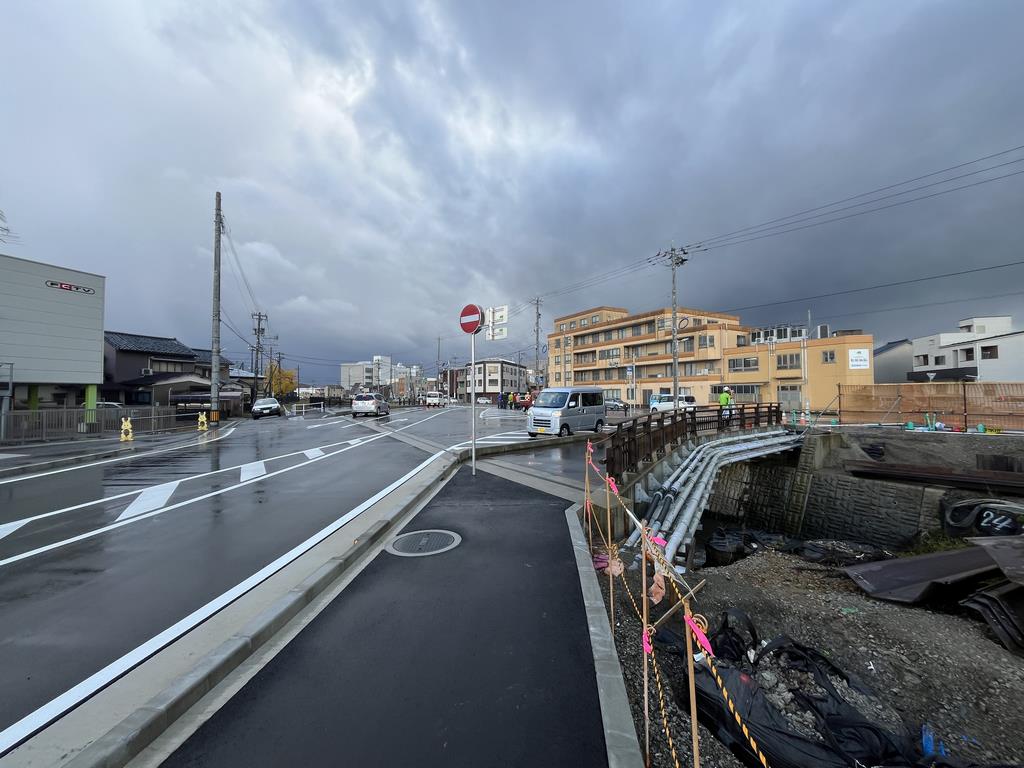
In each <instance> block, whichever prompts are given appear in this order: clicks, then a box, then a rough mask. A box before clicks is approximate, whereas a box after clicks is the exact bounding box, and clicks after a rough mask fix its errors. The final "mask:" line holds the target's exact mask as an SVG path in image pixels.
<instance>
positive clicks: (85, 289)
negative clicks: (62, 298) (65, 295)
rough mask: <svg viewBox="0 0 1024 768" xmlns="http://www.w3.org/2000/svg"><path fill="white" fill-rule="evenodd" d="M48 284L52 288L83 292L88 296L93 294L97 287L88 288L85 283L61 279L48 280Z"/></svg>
mask: <svg viewBox="0 0 1024 768" xmlns="http://www.w3.org/2000/svg"><path fill="white" fill-rule="evenodd" d="M46 285H47V286H48V287H50V288H56V289H58V290H61V291H71V292H72V293H83V294H85V295H87V296H91V295H92V294H94V293H96V289H95V288H88V287H86V286H84V285H74V284H73V283H62V282H61V281H60V280H47V281H46Z"/></svg>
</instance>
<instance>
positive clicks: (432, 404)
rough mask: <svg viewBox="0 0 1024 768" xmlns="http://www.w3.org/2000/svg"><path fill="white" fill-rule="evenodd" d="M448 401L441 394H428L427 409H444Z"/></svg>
mask: <svg viewBox="0 0 1024 768" xmlns="http://www.w3.org/2000/svg"><path fill="white" fill-rule="evenodd" d="M446 400H447V398H446V397H445V396H444V395H442V394H441V393H440V392H427V408H444V406H445V405H446V403H445V401H446Z"/></svg>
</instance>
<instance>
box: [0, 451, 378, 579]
mask: <svg viewBox="0 0 1024 768" xmlns="http://www.w3.org/2000/svg"><path fill="white" fill-rule="evenodd" d="M382 437H387V435H375V436H373V437H368V438H366V439H365V440H363V442H362V443H360V444H359V445H365V444H366V443H371V442H373V441H374V440H380V439H381V438H382ZM357 447H358V446H355V445H353V446H350V447H348V448H342V449H341V450H338V451H334V452H333V453H326V454H324V455H323V456H319V457H317V458H315V459H310V460H309V461H304V462H302V463H301V464H294V465H293V466H290V467H285V468H284V469H279V470H277V471H275V472H268V473H267V474H265V475H263V476H261V477H254V478H253V479H252V480H246V481H245V482H244V483H236V484H235V485H229V486H228V487H227V488H219V489H218V490H216V491H211V492H210V493H204V494H203V495H202V496H196V497H195V498H194V499H186V500H185V501H179V502H178V503H177V504H171V506H169V507H164V508H162V509H155V510H153V511H152V512H145V513H143V514H141V515H136V516H135V517H132V518H129V519H128V520H121V521H117V522H113V523H111V524H110V525H105V526H103V527H102V528H96V529H94V530H92V531H87V532H86V533H80V534H79V535H77V536H72V537H71V538H70V539H64V540H62V541H55V542H53V543H52V544H47V545H45V546H42V547H38V548H37V549H33V550H30V551H28V552H22V553H21V554H20V555H12V556H11V557H8V558H6V559H4V560H0V568H2V567H3V566H5V565H10V564H11V563H16V562H18V561H19V560H25V559H27V558H30V557H35V556H36V555H41V554H43V553H44V552H49V551H50V550H53V549H59V548H60V547H64V546H67V545H68V544H74V543H75V542H77V541H83V540H85V539H91V538H92V537H94V536H99V535H100V534H101V533H107V532H108V531H113V530H116V529H117V528H121V527H122V526H125V525H131V524H132V523H137V522H139V521H140V520H147V519H149V518H150V517H155V516H156V515H162V514H163V513H164V512H170V511H171V510H172V509H178V508H180V507H184V506H188V505H189V504H195V503H196V502H197V501H205V500H206V499H210V498H213V497H214V496H220V495H221V494H222V493H228V492H229V491H234V490H236V489H238V488H241V487H243V486H246V485H249V484H251V483H258V482H260V481H261V480H265V479H267V478H270V477H273V476H274V475H280V474H283V473H285V472H291V471H292V470H295V469H301V468H302V467H306V466H309V465H310V464H313V463H314V462H317V461H323V460H324V459H329V458H331V457H332V456H337V455H338V454H339V453H345V452H346V451H351V450H352V449H353V448H357ZM27 519H31V518H27Z"/></svg>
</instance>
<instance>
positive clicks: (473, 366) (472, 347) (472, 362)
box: [469, 333, 476, 477]
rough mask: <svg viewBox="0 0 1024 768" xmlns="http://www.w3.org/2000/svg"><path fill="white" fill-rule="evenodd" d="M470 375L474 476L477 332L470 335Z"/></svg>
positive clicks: (470, 415)
mask: <svg viewBox="0 0 1024 768" xmlns="http://www.w3.org/2000/svg"><path fill="white" fill-rule="evenodd" d="M469 375H470V376H471V377H472V378H471V380H470V384H469V391H470V393H471V394H470V396H469V420H470V422H471V424H470V434H471V435H472V438H471V439H470V444H471V446H472V447H471V448H470V453H471V456H472V458H471V461H470V463H471V466H472V468H473V477H476V334H475V333H474V334H471V335H470V337H469Z"/></svg>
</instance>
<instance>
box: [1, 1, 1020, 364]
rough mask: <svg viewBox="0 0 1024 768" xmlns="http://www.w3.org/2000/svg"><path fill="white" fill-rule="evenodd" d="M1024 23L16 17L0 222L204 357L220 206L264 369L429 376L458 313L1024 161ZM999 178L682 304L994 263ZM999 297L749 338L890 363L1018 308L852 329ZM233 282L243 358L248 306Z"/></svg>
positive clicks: (783, 242)
mask: <svg viewBox="0 0 1024 768" xmlns="http://www.w3.org/2000/svg"><path fill="white" fill-rule="evenodd" d="M1022 22H1024V7H1022V6H1021V5H1020V4H1018V3H1015V2H1010V1H1009V0H1007V1H1006V2H985V3H968V2H947V3H938V2H920V3H913V2H904V3H898V4H893V3H883V2H866V3H847V2H842V3H839V2H836V3H826V2H802V3H797V2H792V3H771V4H752V3H734V4H719V5H716V6H714V7H712V6H709V5H707V4H703V3H689V4H681V3H668V2H664V3H641V4H629V5H626V4H615V3H598V4H595V3H561V4H550V3H540V2H536V3H504V4H503V3H460V4H455V3H451V4H435V3H428V2H421V3H396V2H390V3H389V2H384V3H372V4H368V3H347V4H345V3H342V4H339V3H333V2H303V3H292V2H279V3H261V4H253V3H237V4H235V3H220V4H216V5H212V4H211V5H207V4H202V5H196V4H190V3H175V2H163V3H145V4H143V3H139V4H137V5H135V6H127V5H126V4H123V3H110V4H108V5H96V4H91V5H90V7H89V8H88V9H86V8H85V7H83V8H82V9H77V8H69V7H68V6H66V5H60V6H58V5H57V4H48V3H36V4H22V5H20V6H16V7H12V8H11V9H8V12H7V18H6V21H5V26H6V27H7V29H8V30H13V33H12V32H10V31H9V32H8V34H7V35H6V36H5V45H4V47H3V49H2V50H0V64H2V65H3V69H4V71H5V73H7V74H6V75H5V85H4V102H5V103H6V104H8V105H9V106H10V108H11V109H12V110H13V112H12V114H13V115H15V119H13V120H5V121H3V122H2V123H0V146H2V147H3V151H4V157H5V161H4V166H3V168H4V173H3V177H2V181H0V209H3V210H5V211H6V213H7V215H8V218H9V219H10V223H11V225H12V227H13V228H14V229H15V230H17V231H18V232H19V234H20V235H21V242H20V243H17V244H12V245H7V246H6V250H7V251H8V252H11V253H13V254H15V255H20V256H25V257H28V258H35V259H39V260H43V261H52V262H56V263H60V264H67V265H69V266H75V267H78V268H82V269H87V270H91V271H98V272H101V273H103V274H106V275H108V278H109V280H108V302H107V326H108V327H110V328H117V329H120V330H135V331H144V332H152V333H166V334H168V335H176V336H178V337H179V338H182V339H183V340H186V341H189V342H191V343H195V344H197V345H198V344H199V343H201V342H203V340H204V339H206V338H208V334H209V321H208V320H207V319H206V318H207V317H208V308H207V307H208V301H209V263H210V240H211V215H212V210H211V209H212V200H213V192H214V190H216V189H220V190H221V191H222V192H223V193H224V200H225V213H226V216H227V220H228V223H229V226H230V228H231V234H232V241H233V243H234V244H235V245H236V246H237V250H238V255H239V257H240V258H241V259H242V261H243V263H244V264H245V270H246V273H247V275H248V277H249V279H250V281H251V282H252V284H253V288H254V290H255V293H256V295H257V298H258V299H259V301H260V304H261V305H262V307H263V309H265V310H266V311H267V312H268V313H269V314H270V316H271V323H272V326H273V329H274V332H275V333H276V334H278V335H279V336H280V344H281V346H282V347H283V348H284V349H285V350H286V353H290V354H293V355H296V356H298V357H302V358H305V359H310V360H311V359H312V358H324V359H330V360H341V359H359V358H364V357H366V356H368V355H370V354H373V353H383V354H389V353H390V354H393V355H395V356H396V357H398V358H402V359H406V360H414V361H423V362H427V363H429V362H430V361H432V360H433V359H434V357H435V355H436V337H437V336H439V335H446V336H450V337H451V338H449V339H446V340H445V342H444V344H445V351H444V353H443V355H444V356H445V357H448V356H449V355H451V354H460V355H463V356H464V355H465V350H464V349H463V347H464V346H465V342H464V340H463V339H462V338H459V336H458V334H457V333H456V332H455V331H456V325H455V314H456V312H457V310H458V308H459V307H461V306H462V304H464V303H465V302H466V301H469V300H474V301H479V302H481V303H485V304H488V303H504V302H508V303H510V304H512V305H517V304H521V303H522V302H523V301H525V300H527V299H529V298H530V297H532V296H534V295H537V294H544V293H548V292H552V291H557V290H558V289H559V288H561V287H563V286H566V285H570V284H573V283H577V282H579V281H581V280H584V279H586V278H587V277H588V276H590V275H592V274H596V273H603V272H607V271H609V270H612V269H614V268H615V267H617V266H620V265H623V264H629V263H632V262H635V261H636V260H638V259H641V258H643V257H644V256H646V255H650V254H652V253H654V252H656V251H658V250H659V249H661V248H665V247H667V246H669V245H670V244H672V243H675V244H676V245H682V244H686V243H689V242H692V241H696V240H700V239H703V238H707V237H709V236H712V235H716V234H719V233H722V232H729V231H732V230H735V229H738V228H740V227H743V226H746V225H748V224H754V223H757V222H759V221H763V220H767V219H772V218H775V217H776V216H781V215H786V214H789V213H792V212H795V211H799V210H803V209H806V208H812V207H814V206H816V205H820V204H821V203H823V202H828V201H831V200H835V199H839V198H843V197H846V196H848V195H852V194H857V193H859V192H862V191H866V190H868V189H871V188H874V187H877V186H881V185H883V184H886V183H891V182H894V181H900V180H902V179H905V178H910V177H913V176H917V175H919V174H922V173H927V172H929V171H932V170H935V169H937V168H941V167H944V166H948V165H953V164H955V163H958V162H962V161H964V160H968V159H971V158H974V157H979V156H982V155H985V154H987V153H989V152H992V151H997V150H999V149H1003V148H1006V147H1010V146H1014V145H1017V144H1024V139H1022V138H1021V137H1022V135H1024V133H1022V126H1024V99H1022V98H1021V96H1022V95H1024V94H1022V93H1021V90H1022V87H1021V81H1020V78H1019V74H1018V72H1019V61H1020V58H1019V53H1018V43H1017V39H1016V34H1015V32H1016V30H1019V29H1020V28H1021V24H1022ZM1006 170H1013V168H1012V167H1011V168H1008V169H1006ZM1021 178H1024V177H1019V178H1017V179H1007V180H1005V181H999V182H995V183H992V184H989V185H984V186H980V187H976V188H974V189H971V190H965V191H963V192H958V193H954V194H952V195H948V196H945V197H940V198H935V199H933V200H928V201H922V202H920V203H914V204H911V205H907V206H902V207H898V208H894V209H891V210H889V211H884V212H879V213H875V214H871V215H868V216H862V217H857V218H853V219H849V220H847V221H844V222H840V223H836V224H829V225H826V226H822V227H817V228H812V229H807V230H804V231H800V232H793V233H791V234H787V235H784V236H781V237H773V238H768V239H763V240H758V241H756V242H752V243H747V244H741V245H736V246H732V247H725V248H719V249H714V250H709V251H708V252H706V253H698V254H694V256H693V258H692V260H691V262H690V264H688V265H687V266H686V267H685V268H684V270H683V273H682V275H681V281H680V284H681V301H682V302H683V303H686V304H690V305H697V306H702V307H707V308H710V309H729V308H733V307H740V306H745V305H749V304H759V303H762V302H764V301H770V300H774V299H785V298H789V297H795V296H805V295H813V294H817V293H824V292H827V291H828V290H834V289H837V288H847V287H855V286H859V285H870V284H875V283H880V282H885V281H887V280H899V279H904V278H909V277H915V276H918V275H921V274H931V273H937V272H945V271H954V270H956V269H962V268H964V267H965V266H969V265H972V264H979V265H980V264H989V263H999V262H1005V261H1011V260H1014V258H1016V243H1018V242H1019V239H1020V234H1021V232H1020V226H1021V225H1020V223H1019V215H1018V213H1017V212H1018V210H1019V204H1020V200H1021V192H1022V189H1024V182H1022V181H1021V180H1020V179H1021ZM971 180H972V179H966V180H965V181H971ZM230 258H231V257H230V256H229V251H228V249H227V248H226V249H225V259H226V260H229V259H230ZM1022 274H1024V268H1015V269H1012V270H1005V271H1003V272H995V273H986V274H983V275H978V276H974V277H964V278H959V279H956V280H945V281H937V282H933V283H924V284H920V285H916V286H908V287H903V288H898V289H888V290H882V291H877V292H872V293H869V294H858V295H854V296H850V297H840V298H836V299H832V300H828V301H817V302H810V303H797V304H786V305H780V306H777V307H768V308H760V309H756V310H750V311H749V312H744V313H743V316H744V319H746V320H749V321H750V322H752V323H762V322H763V323H771V322H777V321H790V320H801V319H803V318H805V317H806V312H807V311H808V309H809V310H810V311H811V312H812V316H813V317H814V318H815V319H819V318H821V319H825V318H829V316H835V320H834V321H833V324H834V325H839V326H843V327H850V326H852V327H862V328H864V329H865V330H867V331H869V332H873V333H875V335H876V337H877V339H878V341H879V342H883V341H885V340H888V339H889V338H896V337H902V336H907V335H917V334H923V333H926V332H931V331H934V330H939V329H943V328H946V327H948V326H950V325H951V324H952V323H953V322H955V320H956V319H958V318H959V317H961V316H966V315H968V314H971V313H975V312H977V313H1015V314H1018V315H1020V314H1021V313H1022V311H1024V303H1022V301H1021V300H1020V299H1019V298H1009V299H1001V300H993V301H987V302H973V303H971V302H968V303H961V304H946V305H941V306H935V307H933V308H928V309H917V310H913V311H909V312H907V311H903V312H878V313H876V314H872V313H871V311H872V310H884V309H887V308H890V307H896V306H901V305H909V304H920V303H924V302H928V301H946V300H952V299H958V298H964V297H969V296H981V295H988V294H994V293H1005V292H1008V291H1009V290H1012V286H1013V285H1019V284H1020V278H1021V275H1022ZM224 280H225V282H224V296H225V306H226V309H227V313H228V316H229V317H230V318H231V323H232V325H234V326H235V327H237V329H238V330H239V331H241V332H243V335H244V334H245V333H246V332H247V329H248V326H249V321H248V317H247V316H248V313H249V312H250V311H251V307H249V303H250V302H249V301H248V299H247V298H245V297H246V290H245V287H244V286H243V285H242V284H241V281H240V280H238V277H237V276H236V275H235V274H234V273H233V272H231V271H229V272H228V273H227V274H225V278H224ZM1007 286H1010V288H1008V287H1007ZM668 300H669V292H668V280H667V274H666V271H665V270H652V269H646V270H638V271H637V272H635V273H634V274H631V275H627V276H621V277H618V278H616V279H615V280H611V281H607V282H605V283H602V284H600V285H597V286H594V287H591V288H589V289H587V290H585V291H579V292H575V293H571V294H567V295H561V296H554V297H549V298H548V299H546V300H545V304H544V324H545V329H549V328H550V320H551V318H552V317H554V316H556V315H558V314H563V313H566V312H570V311H574V310H576V309H579V308H583V307H585V306H591V305H595V304H603V303H610V304H616V305H622V306H627V307H630V308H632V309H635V310H644V309H650V308H654V307H656V306H661V305H664V304H666V303H667V302H668ZM511 335H512V338H510V340H509V341H507V342H503V343H496V344H494V345H488V346H487V347H486V349H485V351H488V352H490V351H494V352H499V351H510V350H515V349H519V348H521V347H524V346H527V345H528V344H529V343H530V342H532V315H531V313H530V312H524V313H522V314H520V315H518V316H517V317H516V318H515V319H514V322H513V325H512V334H511ZM225 340H226V341H225V346H226V347H227V348H228V349H229V350H234V351H238V350H240V349H241V348H242V347H243V344H242V342H240V341H239V340H238V339H236V338H234V337H233V335H232V334H231V332H230V331H226V332H225ZM527 358H528V359H532V356H530V355H527ZM304 370H305V371H311V372H312V377H313V378H317V379H318V380H325V381H326V380H332V379H333V378H334V376H335V375H336V374H335V371H334V369H332V368H326V367H324V368H313V366H312V365H308V366H304ZM303 378H304V379H306V378H307V377H306V376H305V375H304V376H303Z"/></svg>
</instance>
